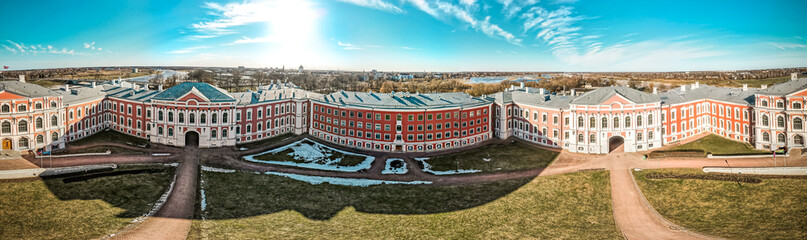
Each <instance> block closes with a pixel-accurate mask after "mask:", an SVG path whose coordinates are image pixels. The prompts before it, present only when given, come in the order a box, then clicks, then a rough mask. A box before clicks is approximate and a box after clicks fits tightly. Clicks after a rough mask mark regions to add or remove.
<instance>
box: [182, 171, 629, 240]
mask: <svg viewBox="0 0 807 240" xmlns="http://www.w3.org/2000/svg"><path fill="white" fill-rule="evenodd" d="M204 175H205V178H206V180H205V183H206V186H205V194H206V202H207V205H206V207H207V210H206V212H204V213H200V212H198V211H197V220H195V221H194V223H193V227H192V230H191V233H190V236H189V239H200V238H204V237H205V236H207V237H211V238H218V239H275V238H283V239H391V238H395V239H502V238H510V239H524V238H527V239H582V238H586V239H619V238H621V235H620V232H619V229H618V228H617V226H616V223H615V222H614V219H613V214H612V210H611V201H610V200H611V195H610V187H609V178H608V173H607V172H603V171H596V172H581V173H572V174H565V175H556V176H549V177H539V178H536V179H533V180H530V179H524V180H509V181H501V182H494V183H485V184H469V185H459V186H432V185H376V186H370V187H348V186H336V185H330V184H319V185H310V184H308V183H305V182H300V181H296V180H291V179H288V178H284V177H280V176H270V175H263V174H261V175H258V174H254V173H212V172H206V173H204ZM199 215H205V219H207V220H198V219H200V216H199Z"/></svg>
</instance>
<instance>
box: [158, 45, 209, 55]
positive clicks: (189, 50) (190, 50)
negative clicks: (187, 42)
mask: <svg viewBox="0 0 807 240" xmlns="http://www.w3.org/2000/svg"><path fill="white" fill-rule="evenodd" d="M206 48H210V47H209V46H195V47H186V48H182V49H177V50H174V51H169V52H166V53H167V54H188V53H193V52H195V51H196V50H199V49H206Z"/></svg>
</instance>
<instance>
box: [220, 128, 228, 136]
mask: <svg viewBox="0 0 807 240" xmlns="http://www.w3.org/2000/svg"><path fill="white" fill-rule="evenodd" d="M221 137H223V138H226V137H227V129H226V128H224V129H221Z"/></svg>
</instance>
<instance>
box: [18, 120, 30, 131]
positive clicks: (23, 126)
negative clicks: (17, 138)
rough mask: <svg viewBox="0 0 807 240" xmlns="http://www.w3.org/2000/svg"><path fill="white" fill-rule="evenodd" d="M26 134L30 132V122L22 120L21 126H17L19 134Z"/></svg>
mask: <svg viewBox="0 0 807 240" xmlns="http://www.w3.org/2000/svg"><path fill="white" fill-rule="evenodd" d="M24 132H28V122H26V121H25V120H22V121H20V123H19V124H17V133H24Z"/></svg>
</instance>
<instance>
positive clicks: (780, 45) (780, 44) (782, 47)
mask: <svg viewBox="0 0 807 240" xmlns="http://www.w3.org/2000/svg"><path fill="white" fill-rule="evenodd" d="M770 44H771V45H772V46H773V47H775V48H778V49H779V50H788V49H799V48H807V45H805V44H799V43H787V42H771V43H770Z"/></svg>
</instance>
